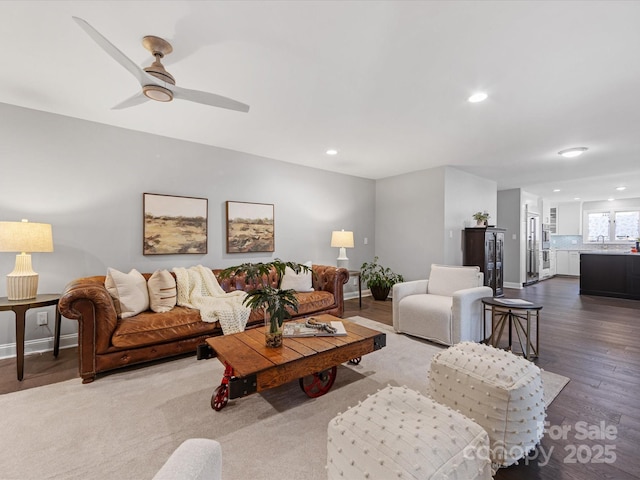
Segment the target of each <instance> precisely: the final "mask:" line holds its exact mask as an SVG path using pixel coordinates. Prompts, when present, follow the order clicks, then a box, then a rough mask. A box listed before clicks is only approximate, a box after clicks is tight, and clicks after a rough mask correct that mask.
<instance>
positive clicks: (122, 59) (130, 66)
mask: <svg viewBox="0 0 640 480" xmlns="http://www.w3.org/2000/svg"><path fill="white" fill-rule="evenodd" d="M71 18H73V19H74V20H75V22H76V23H77V24H78V25H79V26H80V28H82V29H83V30H84V31H85V32H87V34H88V35H89V36H90V37H91V38H92V39H93V40H94V41H95V42H96V43H97V44H98V45H99V46H100V47H102V49H103V50H104V51H105V52H107V53H108V54H109V56H111V58H113V59H114V60H115V61H116V62H118V63H119V64H120V65H122V66H123V67H124V68H126V69H127V70H129V72H131V74H133V76H134V77H136V78H137V79H138V82H139V83H140V85H144V84H148V83H150V82H149V79H150V78H153V77H151V76H150V75H148V74H147V72H145V71H144V70H143V69H141V68H140V67H139V66H138V65H136V64H135V63H134V62H133V60H131V59H130V58H129V57H127V56H126V55H125V54H124V53H122V52H121V51H120V50H119V49H118V47H116V46H115V45H113V44H112V43H111V42H110V41H109V40H107V39H106V38H105V37H103V36H102V34H101V33H100V32H98V31H97V30H96V29H95V28H93V27H92V26H91V25H89V24H88V23H87V22H86V21H85V20H83V19H82V18H78V17H71ZM151 83H157V81H153V80H152V82H151Z"/></svg>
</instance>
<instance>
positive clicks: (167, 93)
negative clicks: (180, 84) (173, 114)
mask: <svg viewBox="0 0 640 480" xmlns="http://www.w3.org/2000/svg"><path fill="white" fill-rule="evenodd" d="M142 93H144V94H145V96H146V97H148V98H150V99H151V100H156V101H158V102H170V101H171V100H173V92H172V91H171V90H169V89H168V88H164V87H161V86H160V85H145V86H144V87H142Z"/></svg>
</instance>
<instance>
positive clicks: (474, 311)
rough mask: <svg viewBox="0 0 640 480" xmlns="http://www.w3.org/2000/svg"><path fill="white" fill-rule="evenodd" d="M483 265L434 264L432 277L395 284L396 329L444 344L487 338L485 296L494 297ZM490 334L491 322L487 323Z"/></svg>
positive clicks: (394, 320) (477, 340)
mask: <svg viewBox="0 0 640 480" xmlns="http://www.w3.org/2000/svg"><path fill="white" fill-rule="evenodd" d="M483 283H484V276H483V274H482V272H480V267H459V266H448V265H435V264H434V265H431V273H430V275H429V279H428V280H414V281H411V282H402V283H396V284H395V285H394V286H393V328H394V330H395V331H396V332H398V333H407V334H409V335H413V336H416V337H420V338H425V339H427V340H431V341H434V342H437V343H442V344H444V345H455V344H456V343H460V342H465V341H468V342H479V341H481V340H483V339H484V338H483V326H482V322H483V320H484V321H485V322H486V319H484V310H483V308H482V302H481V301H480V299H481V298H483V297H491V296H493V290H492V289H491V288H490V287H485V286H483ZM486 328H487V330H486V335H487V337H488V336H489V335H490V334H491V322H488V323H487V324H486Z"/></svg>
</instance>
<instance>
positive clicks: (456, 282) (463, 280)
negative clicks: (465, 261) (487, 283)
mask: <svg viewBox="0 0 640 480" xmlns="http://www.w3.org/2000/svg"><path fill="white" fill-rule="evenodd" d="M479 273H480V267H458V266H449V265H431V274H430V275H429V287H428V292H427V293H432V294H434V295H447V296H452V295H453V292H456V291H458V290H462V289H465V288H472V287H481V286H482V279H478V274H479Z"/></svg>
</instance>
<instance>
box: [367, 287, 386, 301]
mask: <svg viewBox="0 0 640 480" xmlns="http://www.w3.org/2000/svg"><path fill="white" fill-rule="evenodd" d="M369 290H371V295H372V296H373V299H374V300H379V301H382V302H384V301H385V300H386V299H387V297H388V296H389V292H390V291H391V287H376V286H371V287H369Z"/></svg>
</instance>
